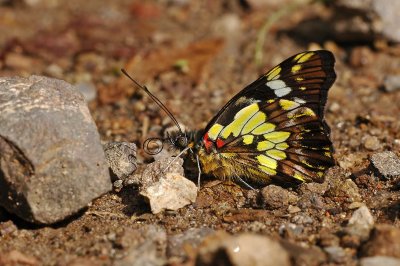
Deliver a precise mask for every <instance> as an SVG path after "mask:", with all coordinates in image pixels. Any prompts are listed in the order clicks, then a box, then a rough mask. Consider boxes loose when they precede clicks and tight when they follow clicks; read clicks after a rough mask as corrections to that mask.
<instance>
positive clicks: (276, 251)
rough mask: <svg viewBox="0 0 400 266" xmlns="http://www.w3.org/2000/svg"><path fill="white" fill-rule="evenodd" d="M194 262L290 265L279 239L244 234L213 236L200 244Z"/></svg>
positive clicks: (237, 265)
mask: <svg viewBox="0 0 400 266" xmlns="http://www.w3.org/2000/svg"><path fill="white" fill-rule="evenodd" d="M196 265H210V266H211V265H235V266H239V265H240V266H261V265H263V266H269V265H271V266H272V265H274V266H275V265H281V266H286V265H287V266H289V265H291V264H290V260H289V255H288V253H287V252H286V251H285V249H283V248H282V246H281V245H280V244H279V242H276V241H274V240H272V239H270V238H268V237H265V236H260V235H254V234H248V233H244V234H241V235H238V236H230V235H228V234H226V233H223V232H220V233H219V234H215V235H212V236H210V237H208V238H206V239H205V241H204V242H203V243H202V245H201V247H200V249H199V253H198V257H197V260H196Z"/></svg>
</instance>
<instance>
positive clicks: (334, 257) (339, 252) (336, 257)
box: [324, 246, 347, 264]
mask: <svg viewBox="0 0 400 266" xmlns="http://www.w3.org/2000/svg"><path fill="white" fill-rule="evenodd" d="M324 250H325V252H326V253H327V254H328V258H329V260H330V261H331V262H334V263H339V264H342V263H344V262H345V261H346V257H347V254H346V252H345V251H344V249H343V248H342V247H337V246H332V247H325V248H324Z"/></svg>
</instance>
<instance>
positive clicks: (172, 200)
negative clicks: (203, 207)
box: [140, 173, 197, 213]
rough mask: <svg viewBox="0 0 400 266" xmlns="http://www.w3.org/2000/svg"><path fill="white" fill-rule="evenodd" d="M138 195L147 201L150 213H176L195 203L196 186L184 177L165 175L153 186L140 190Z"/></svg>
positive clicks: (171, 174)
mask: <svg viewBox="0 0 400 266" xmlns="http://www.w3.org/2000/svg"><path fill="white" fill-rule="evenodd" d="M140 194H141V195H142V196H144V197H145V198H146V199H147V200H148V202H149V204H150V208H151V212H152V213H159V212H162V211H164V210H174V211H176V210H178V209H180V208H182V207H184V206H186V205H189V204H192V203H194V202H195V201H196V197H197V186H196V185H195V184H194V183H193V182H192V181H190V180H189V179H187V178H185V177H184V176H181V175H179V174H177V173H167V174H166V176H165V177H163V178H160V180H158V181H157V182H155V183H154V184H153V185H150V186H147V187H145V188H143V189H140Z"/></svg>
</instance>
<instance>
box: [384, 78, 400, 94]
mask: <svg viewBox="0 0 400 266" xmlns="http://www.w3.org/2000/svg"><path fill="white" fill-rule="evenodd" d="M383 88H384V89H385V91H387V92H394V91H397V90H400V75H388V76H386V77H385V78H384V80H383Z"/></svg>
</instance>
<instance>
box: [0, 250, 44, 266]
mask: <svg viewBox="0 0 400 266" xmlns="http://www.w3.org/2000/svg"><path fill="white" fill-rule="evenodd" d="M0 265H29V266H35V265H40V263H39V261H38V260H37V259H36V258H35V257H32V256H27V255H25V254H23V253H21V252H19V251H18V250H11V251H10V252H6V253H0Z"/></svg>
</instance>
